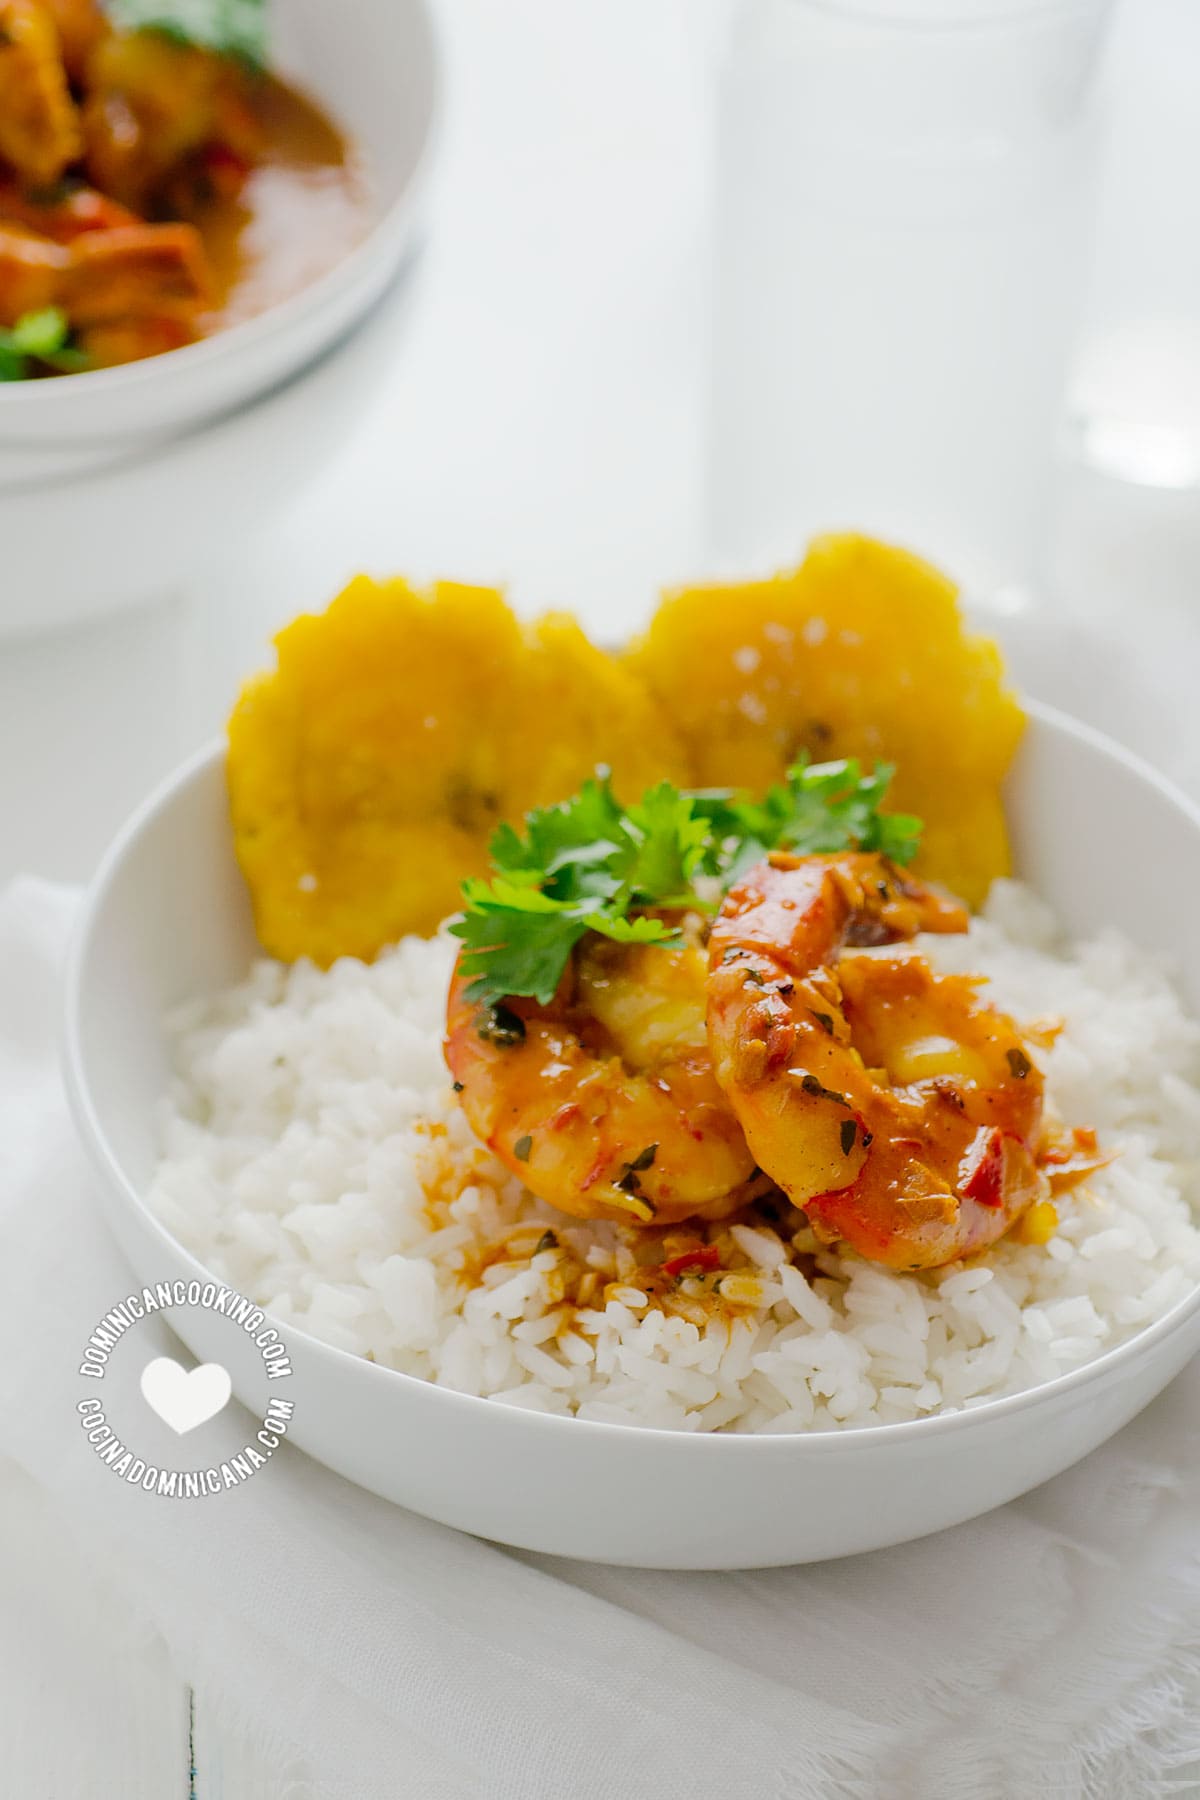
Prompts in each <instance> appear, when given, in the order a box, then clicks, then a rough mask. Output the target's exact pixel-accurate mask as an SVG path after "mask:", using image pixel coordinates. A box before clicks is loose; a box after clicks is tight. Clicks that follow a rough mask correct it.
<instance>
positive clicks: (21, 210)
mask: <svg viewBox="0 0 1200 1800" xmlns="http://www.w3.org/2000/svg"><path fill="white" fill-rule="evenodd" d="M0 221H2V222H3V223H4V224H6V225H19V226H21V228H22V229H23V230H25V231H33V232H36V233H37V235H38V236H39V237H44V238H50V239H51V240H52V242H54V243H56V244H69V243H70V242H71V240H72V239H73V238H77V237H79V236H80V235H81V233H83V232H85V231H111V230H112V229H113V228H114V226H118V225H140V224H141V223H142V221H141V219H139V218H138V216H137V214H136V213H132V212H130V211H129V209H128V207H125V206H119V205H118V204H117V202H116V201H115V200H110V199H109V197H108V195H107V194H102V193H100V191H99V190H98V189H97V188H91V187H85V186H83V185H82V183H81V184H80V185H79V186H78V187H75V186H65V185H64V186H62V187H60V188H57V189H56V188H51V189H49V190H47V191H45V192H39V193H33V194H29V193H26V191H25V190H24V189H23V188H22V187H21V186H20V184H19V183H18V182H15V181H0Z"/></svg>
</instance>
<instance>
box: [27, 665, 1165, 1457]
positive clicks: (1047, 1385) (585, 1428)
mask: <svg viewBox="0 0 1200 1800" xmlns="http://www.w3.org/2000/svg"><path fill="white" fill-rule="evenodd" d="M1022 705H1023V707H1024V709H1025V712H1026V714H1027V715H1028V717H1029V718H1030V719H1032V720H1035V721H1036V722H1037V724H1038V725H1040V726H1042V727H1045V728H1047V729H1048V730H1049V731H1051V732H1052V733H1053V734H1056V735H1060V736H1063V737H1067V738H1070V739H1073V740H1075V742H1076V743H1079V744H1083V745H1085V746H1086V747H1087V748H1088V749H1089V750H1091V751H1093V752H1095V753H1096V754H1098V755H1099V756H1101V757H1102V758H1104V759H1105V760H1108V761H1110V762H1115V763H1117V764H1119V765H1121V766H1123V767H1124V768H1125V769H1126V770H1127V771H1128V772H1129V773H1131V774H1133V775H1134V776H1136V777H1137V778H1138V779H1139V780H1141V781H1142V782H1143V783H1145V784H1146V785H1147V786H1148V787H1150V788H1152V789H1154V790H1155V791H1156V792H1157V793H1158V794H1159V796H1160V797H1161V798H1162V799H1164V800H1165V801H1167V803H1168V804H1169V805H1170V806H1171V807H1172V808H1173V810H1174V811H1175V812H1176V813H1178V814H1179V815H1180V816H1181V818H1182V819H1183V820H1185V821H1186V822H1187V823H1188V824H1189V825H1191V826H1192V827H1193V829H1195V830H1196V831H1198V832H1200V806H1197V805H1196V804H1195V803H1194V802H1193V801H1192V800H1191V799H1189V797H1188V796H1187V795H1186V794H1185V793H1184V792H1183V791H1182V790H1181V789H1180V788H1178V787H1177V786H1176V785H1175V783H1174V782H1172V781H1171V780H1169V779H1168V777H1166V776H1165V775H1163V774H1161V773H1160V772H1159V771H1158V770H1157V769H1155V768H1154V767H1153V766H1152V765H1151V764H1150V763H1148V762H1146V761H1145V760H1144V759H1143V758H1142V757H1140V756H1138V755H1137V754H1136V753H1135V752H1133V751H1131V750H1127V749H1126V748H1125V747H1124V746H1123V745H1122V744H1120V743H1118V742H1117V740H1116V739H1114V738H1111V737H1109V736H1108V735H1107V733H1105V732H1102V731H1098V730H1097V729H1096V728H1095V727H1093V726H1091V725H1087V724H1085V723H1083V722H1082V721H1081V720H1078V719H1075V718H1073V717H1072V716H1071V715H1070V714H1068V713H1065V712H1063V711H1061V710H1060V709H1059V708H1057V707H1054V706H1049V705H1047V704H1045V703H1044V702H1042V701H1037V700H1031V699H1029V698H1028V697H1027V696H1022ZM225 748H226V746H225V741H224V739H223V738H219V739H216V740H214V741H210V742H209V743H207V744H206V745H204V747H203V748H202V749H200V750H198V751H196V752H195V753H194V754H193V755H192V756H191V757H189V758H188V759H187V760H186V761H185V762H184V763H182V764H181V765H180V766H179V767H178V768H176V769H175V770H174V771H172V772H171V773H170V774H169V775H167V776H166V777H165V778H164V779H163V780H162V781H160V782H159V783H158V784H157V786H156V787H155V788H154V789H153V790H152V791H151V793H150V794H149V795H148V796H147V797H146V799H144V800H143V801H142V802H141V804H140V805H139V806H138V807H136V808H135V810H134V811H133V812H132V813H131V815H130V816H129V818H128V819H127V820H126V822H125V824H124V825H123V826H122V827H121V829H120V830H119V831H118V833H117V834H116V836H115V837H114V839H113V840H112V842H111V844H110V845H109V847H108V849H107V850H106V852H105V854H104V856H103V857H102V858H101V861H100V863H99V865H98V867H97V869H96V872H95V874H94V876H93V877H92V880H91V881H90V882H89V883H88V886H87V889H86V891H85V894H84V896H83V899H82V902H81V908H80V914H79V917H78V918H77V919H76V921H75V926H74V930H73V933H72V938H71V943H70V947H69V951H68V955H67V960H66V968H65V975H64V983H63V1005H62V1018H61V1060H62V1070H63V1076H64V1084H65V1087H66V1092H67V1099H68V1103H69V1108H70V1112H71V1115H72V1118H73V1120H74V1123H75V1127H76V1130H77V1131H78V1133H79V1136H80V1138H81V1139H82V1141H83V1144H84V1147H85V1149H86V1150H87V1152H88V1155H89V1158H90V1160H91V1162H92V1164H93V1167H94V1168H95V1169H96V1170H97V1172H98V1174H99V1175H100V1177H101V1179H102V1180H104V1181H105V1182H107V1184H108V1186H109V1188H110V1190H111V1191H112V1192H113V1194H114V1197H115V1198H116V1199H118V1200H120V1201H121V1202H122V1203H123V1204H125V1205H127V1206H131V1207H132V1208H133V1209H134V1211H135V1212H136V1213H137V1214H138V1215H139V1216H140V1222H141V1223H142V1224H143V1225H149V1226H150V1227H151V1229H152V1232H153V1234H155V1235H156V1236H157V1237H158V1238H159V1239H160V1240H161V1242H162V1244H163V1246H164V1249H167V1250H169V1251H170V1253H171V1254H172V1255H174V1256H177V1257H183V1258H184V1259H185V1260H186V1261H187V1262H188V1263H190V1264H191V1266H192V1268H193V1269H194V1270H195V1274H196V1276H197V1277H199V1278H203V1279H204V1280H205V1281H211V1282H216V1283H217V1284H218V1285H222V1286H226V1287H228V1286H230V1285H231V1284H230V1283H228V1282H222V1280H221V1278H220V1277H219V1276H217V1275H215V1274H214V1273H213V1272H212V1270H211V1269H208V1268H206V1267H205V1265H204V1264H203V1263H201V1262H200V1261H199V1260H198V1258H197V1257H196V1256H195V1255H194V1254H193V1253H192V1252H191V1251H190V1250H188V1249H187V1248H186V1247H185V1246H184V1245H183V1244H181V1243H180V1242H179V1241H178V1239H176V1238H175V1237H173V1236H172V1235H171V1233H170V1232H169V1231H168V1230H167V1228H166V1227H165V1226H164V1225H163V1224H162V1222H161V1221H160V1220H159V1219H157V1218H155V1216H154V1214H153V1213H152V1212H151V1211H150V1209H149V1207H148V1206H147V1204H146V1201H145V1198H144V1197H143V1195H142V1194H141V1193H140V1192H139V1190H138V1188H137V1186H136V1184H135V1183H134V1182H133V1181H132V1180H131V1179H130V1177H129V1176H128V1175H127V1174H126V1173H125V1170H124V1168H123V1167H122V1165H121V1163H120V1161H119V1159H118V1158H117V1156H116V1154H115V1152H114V1151H113V1149H112V1147H111V1146H110V1144H109V1142H108V1139H107V1137H106V1135H105V1132H104V1130H103V1127H102V1126H101V1123H100V1119H99V1117H98V1115H97V1112H96V1108H95V1105H94V1103H93V1100H92V1096H91V1090H90V1084H89V1081H88V1075H87V1068H86V1063H85V1058H84V1055H83V1049H82V1043H81V1005H80V1001H81V996H82V990H83V982H84V976H85V973H86V969H87V965H88V958H89V951H90V949H91V943H92V937H93V933H94V931H95V929H96V925H97V921H98V919H99V916H100V914H101V912H102V911H103V908H104V905H105V902H106V900H107V897H108V893H109V889H110V888H111V886H112V884H113V882H114V880H115V879H116V876H117V874H118V873H119V871H120V870H121V868H122V867H123V865H124V862H125V859H126V857H127V856H128V855H129V853H130V852H131V850H132V849H133V847H134V845H135V844H136V843H137V842H138V841H139V840H140V839H141V837H142V835H143V833H144V832H145V831H147V830H148V829H149V828H150V827H151V826H152V825H153V824H154V823H155V821H156V820H157V819H158V818H159V817H160V815H161V814H162V813H164V812H165V811H167V810H168V809H169V807H170V806H171V805H172V803H173V802H174V801H175V800H176V799H177V798H178V797H179V796H180V795H181V794H182V793H183V792H184V791H185V790H186V789H187V788H189V787H190V786H191V785H192V783H193V782H197V781H200V780H202V779H205V778H207V777H209V776H210V775H211V773H212V772H213V769H214V767H215V766H216V765H218V764H219V763H221V762H223V760H224V757H225ZM1018 754H1019V752H1018ZM135 1273H136V1271H135ZM235 1291H236V1290H235ZM256 1304H257V1303H256ZM263 1311H264V1312H265V1313H266V1315H267V1317H268V1318H272V1319H274V1315H272V1314H271V1313H270V1311H269V1309H268V1308H266V1307H264V1308H263ZM1197 1313H1200V1284H1198V1285H1197V1286H1196V1288H1195V1289H1194V1290H1193V1291H1192V1293H1190V1294H1187V1295H1185V1296H1184V1297H1183V1298H1182V1299H1181V1300H1178V1301H1176V1303H1175V1305H1174V1306H1172V1307H1171V1308H1170V1310H1169V1311H1168V1312H1166V1313H1164V1314H1163V1316H1162V1317H1161V1318H1159V1319H1154V1320H1152V1321H1151V1322H1150V1323H1149V1324H1148V1325H1145V1326H1143V1327H1142V1328H1141V1329H1140V1330H1139V1331H1136V1332H1134V1333H1133V1335H1132V1336H1131V1337H1128V1338H1126V1339H1125V1341H1124V1342H1123V1343H1120V1344H1116V1345H1114V1346H1113V1347H1112V1348H1111V1349H1109V1350H1105V1351H1103V1352H1102V1353H1101V1354H1100V1355H1099V1356H1097V1357H1094V1358H1092V1360H1091V1361H1090V1362H1086V1363H1083V1364H1081V1365H1080V1366H1079V1368H1077V1369H1071V1370H1068V1371H1067V1372H1066V1373H1065V1374H1062V1375H1056V1376H1054V1377H1053V1379H1052V1380H1050V1381H1044V1382H1039V1383H1037V1384H1036V1385H1035V1386H1033V1387H1028V1388H1022V1389H1020V1390H1019V1391H1018V1392H1016V1393H1014V1394H1003V1395H998V1396H996V1397H995V1398H992V1399H985V1400H980V1401H979V1402H978V1403H977V1404H975V1405H967V1406H963V1407H960V1408H958V1409H957V1410H956V1411H953V1412H940V1413H933V1414H930V1415H928V1416H927V1417H925V1418H920V1419H905V1420H897V1421H895V1422H892V1423H885V1424H874V1425H855V1426H822V1427H818V1428H816V1429H813V1430H806V1431H797V1432H721V1431H684V1430H677V1429H671V1428H668V1427H666V1426H661V1425H635V1424H624V1423H618V1422H615V1421H608V1420H600V1419H578V1418H575V1417H564V1416H563V1415H560V1414H557V1413H543V1412H537V1411H535V1410H534V1409H532V1408H524V1407H515V1406H509V1407H504V1411H505V1412H506V1413H507V1414H509V1415H511V1416H512V1423H513V1428H514V1429H518V1428H519V1429H527V1430H531V1431H535V1432H544V1431H552V1432H558V1433H562V1432H563V1431H564V1430H566V1431H567V1432H568V1433H569V1434H572V1435H574V1434H577V1433H580V1432H587V1433H591V1434H593V1435H594V1434H596V1433H600V1434H602V1436H610V1437H611V1436H613V1435H614V1434H615V1436H616V1437H618V1438H622V1439H624V1440H626V1441H627V1442H629V1443H630V1444H631V1445H632V1443H633V1442H639V1443H641V1442H644V1443H648V1444H653V1443H659V1444H662V1445H664V1446H666V1445H671V1446H674V1447H675V1450H676V1452H677V1453H678V1454H681V1455H684V1456H687V1455H700V1456H710V1457H711V1456H726V1457H728V1456H748V1455H757V1456H767V1455H770V1456H805V1455H807V1456H821V1455H837V1454H843V1455H844V1454H863V1455H866V1454H868V1453H869V1452H870V1451H872V1450H873V1449H875V1448H877V1447H878V1445H879V1444H880V1443H881V1442H884V1443H893V1442H894V1443H896V1444H900V1443H902V1442H911V1441H914V1440H915V1441H917V1442H920V1443H924V1442H926V1441H927V1440H930V1439H932V1438H934V1437H935V1436H945V1435H947V1434H953V1433H956V1432H957V1433H963V1432H966V1431H970V1430H974V1429H978V1428H980V1427H981V1426H983V1425H984V1424H986V1422H987V1421H989V1420H993V1419H999V1418H1005V1417H1007V1418H1012V1417H1014V1416H1015V1415H1018V1414H1020V1413H1023V1412H1027V1411H1031V1410H1032V1409H1034V1408H1035V1407H1038V1406H1041V1405H1044V1404H1053V1403H1054V1402H1055V1401H1058V1400H1062V1399H1064V1398H1069V1397H1071V1396H1074V1395H1076V1394H1081V1393H1083V1392H1084V1391H1085V1390H1087V1389H1088V1388H1090V1387H1092V1386H1094V1385H1096V1384H1097V1383H1101V1382H1105V1381H1107V1380H1108V1379H1109V1378H1110V1377H1111V1376H1113V1375H1114V1373H1116V1372H1118V1371H1119V1370H1120V1368H1121V1366H1122V1365H1123V1364H1125V1363H1129V1362H1132V1361H1134V1360H1136V1359H1137V1358H1139V1357H1140V1355H1141V1354H1142V1353H1143V1352H1145V1351H1146V1350H1148V1349H1153V1348H1154V1347H1155V1346H1156V1345H1158V1344H1159V1343H1161V1342H1162V1341H1163V1340H1165V1339H1167V1338H1170V1337H1172V1336H1173V1335H1174V1334H1175V1333H1176V1332H1177V1331H1178V1330H1179V1329H1180V1328H1181V1327H1183V1326H1184V1325H1185V1324H1186V1323H1187V1322H1188V1320H1189V1319H1191V1318H1193V1317H1194V1316H1195V1315H1196V1314H1197ZM274 1322H275V1323H276V1324H278V1325H279V1326H280V1327H281V1329H282V1330H283V1332H284V1336H285V1342H287V1341H292V1342H295V1341H300V1342H302V1344H303V1346H304V1352H305V1354H306V1355H309V1356H312V1357H317V1358H318V1359H323V1360H324V1361H325V1363H326V1365H327V1366H328V1367H331V1368H332V1369H334V1370H336V1369H337V1368H338V1366H339V1365H341V1364H345V1365H347V1367H349V1368H354V1369H356V1370H358V1371H359V1374H358V1375H357V1377H355V1379H358V1380H361V1381H363V1382H374V1383H375V1384H376V1385H379V1384H392V1385H394V1384H396V1383H399V1384H401V1388H402V1389H407V1390H415V1391H416V1392H417V1393H420V1394H422V1395H423V1397H425V1398H427V1399H428V1398H431V1397H432V1396H437V1399H436V1401H434V1404H440V1403H441V1402H442V1401H444V1402H445V1403H446V1404H447V1405H448V1406H449V1407H450V1408H451V1409H457V1410H458V1411H459V1412H460V1413H461V1414H462V1416H463V1418H464V1419H467V1418H470V1417H471V1416H472V1415H474V1414H477V1413H479V1409H481V1408H486V1409H487V1417H488V1418H489V1419H490V1420H491V1421H492V1422H493V1423H494V1422H495V1415H496V1413H497V1411H498V1410H499V1407H498V1404H497V1402H495V1401H494V1400H493V1399H491V1398H489V1397H487V1396H485V1395H479V1394H464V1393H461V1392H459V1391H458V1390H457V1389H455V1388H447V1387H440V1386H439V1385H438V1384H437V1383H436V1382H432V1381H428V1380H426V1379H425V1378H424V1377H422V1376H417V1375H408V1374H405V1373H404V1372H403V1371H402V1370H399V1369H389V1368H387V1367H385V1366H384V1365H382V1364H380V1363H372V1362H368V1361H367V1360H366V1359H365V1358H364V1357H362V1356H359V1355H357V1354H356V1353H355V1352H353V1351H349V1350H342V1349H340V1348H338V1347H337V1346H336V1345H333V1344H328V1343H326V1342H325V1341H324V1340H323V1339H321V1338H319V1337H315V1336H313V1335H312V1333H310V1332H307V1331H305V1330H304V1328H303V1327H302V1326H300V1325H297V1324H296V1323H295V1322H294V1321H290V1320H284V1319H274ZM383 1391H384V1388H383V1387H382V1386H381V1387H380V1392H381V1393H382V1392H383ZM500 1404H501V1405H502V1404H503V1403H500ZM480 1416H481V1417H482V1416H483V1415H482V1414H480ZM567 1441H568V1442H569V1441H571V1436H569V1437H568V1439H567ZM685 1444H687V1445H697V1444H705V1445H708V1446H710V1448H708V1449H704V1450H699V1451H696V1450H684V1449H682V1448H681V1446H683V1445H685ZM718 1445H721V1446H724V1448H720V1449H718V1448H716V1446H718ZM747 1445H756V1446H758V1448H757V1449H754V1450H748V1449H746V1448H745V1446H747ZM733 1446H737V1448H733ZM767 1446H770V1448H769V1449H768V1448H766V1447H767Z"/></svg>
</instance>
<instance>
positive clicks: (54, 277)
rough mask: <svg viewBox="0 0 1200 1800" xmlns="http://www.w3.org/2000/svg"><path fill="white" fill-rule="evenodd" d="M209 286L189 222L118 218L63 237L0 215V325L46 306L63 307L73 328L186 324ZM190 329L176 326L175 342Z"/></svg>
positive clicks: (201, 251)
mask: <svg viewBox="0 0 1200 1800" xmlns="http://www.w3.org/2000/svg"><path fill="white" fill-rule="evenodd" d="M209 293H210V286H209V273H208V263H207V259H206V257H205V255H204V247H203V245H202V243H201V241H200V237H199V234H198V233H197V231H196V230H195V228H194V226H191V225H140V224H137V225H121V226H117V227H114V228H113V229H111V230H106V231H82V232H80V233H79V234H78V235H77V236H76V237H74V238H72V239H71V240H70V242H69V243H65V244H62V243H56V242H54V241H53V240H52V239H51V238H43V237H39V236H38V235H37V234H36V233H35V232H32V231H27V230H25V229H24V228H23V227H21V226H18V225H8V224H5V223H4V222H2V221H0V325H13V324H15V323H16V321H17V320H18V319H19V318H20V317H21V315H22V314H23V313H27V312H36V311H38V310H40V309H41V308H42V307H46V306H58V307H61V308H62V310H63V312H65V313H66V315H67V318H68V319H69V320H70V323H71V325H72V327H73V328H85V329H86V328H88V327H91V326H94V325H108V324H115V323H120V324H123V325H128V324H130V323H132V322H136V321H139V320H146V319H153V320H156V321H162V320H174V321H176V322H177V325H178V324H184V325H186V324H187V323H188V321H190V320H191V318H192V317H193V316H194V315H195V313H196V312H197V310H198V309H199V308H200V307H201V306H203V305H204V304H205V302H206V301H207V299H208V297H209ZM190 335H191V334H190V331H188V330H185V331H183V334H182V337H180V335H179V332H178V330H177V331H176V333H175V334H174V336H175V341H177V342H180V341H182V342H186V341H187V338H188V337H189V336H190ZM142 354H144V352H143V353H142Z"/></svg>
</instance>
